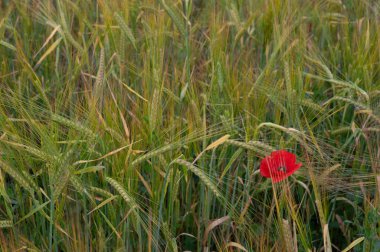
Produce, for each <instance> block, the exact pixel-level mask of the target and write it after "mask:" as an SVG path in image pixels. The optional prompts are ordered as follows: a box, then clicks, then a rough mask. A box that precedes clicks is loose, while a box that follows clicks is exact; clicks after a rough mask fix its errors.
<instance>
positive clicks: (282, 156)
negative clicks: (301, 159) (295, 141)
mask: <svg viewBox="0 0 380 252" xmlns="http://www.w3.org/2000/svg"><path fill="white" fill-rule="evenodd" d="M301 166H302V164H301V163H298V164H297V163H296V155H294V154H293V153H290V152H287V151H285V150H278V151H274V152H272V153H271V154H270V156H266V157H265V158H264V159H263V160H262V161H261V164H260V173H261V175H262V176H263V177H266V178H271V179H272V181H273V182H274V183H277V182H280V181H282V180H284V179H286V178H287V177H289V176H290V175H292V174H293V173H294V172H295V171H296V170H298V169H299V168H300V167H301Z"/></svg>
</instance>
